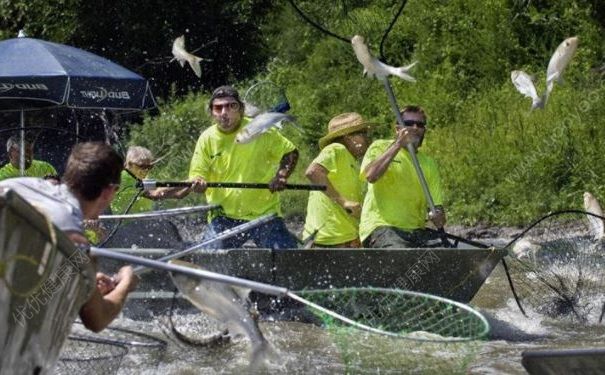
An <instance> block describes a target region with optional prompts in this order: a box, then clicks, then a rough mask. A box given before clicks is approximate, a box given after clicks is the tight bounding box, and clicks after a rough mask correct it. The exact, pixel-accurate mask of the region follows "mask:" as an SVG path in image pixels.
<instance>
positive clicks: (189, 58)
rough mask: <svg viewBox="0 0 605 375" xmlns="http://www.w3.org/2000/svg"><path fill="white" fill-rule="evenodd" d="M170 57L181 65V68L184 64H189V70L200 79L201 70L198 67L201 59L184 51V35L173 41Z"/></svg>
mask: <svg viewBox="0 0 605 375" xmlns="http://www.w3.org/2000/svg"><path fill="white" fill-rule="evenodd" d="M172 55H173V56H174V58H175V59H176V61H178V62H179V64H181V67H184V66H185V62H187V63H189V66H190V67H191V69H193V72H194V73H195V75H196V76H197V77H198V78H200V77H201V76H202V68H201V67H200V61H202V60H203V59H202V58H201V57H198V56H195V55H193V54H191V53H189V52H187V51H186V50H185V35H181V36H179V37H178V38H176V39H175V40H174V42H173V43H172Z"/></svg>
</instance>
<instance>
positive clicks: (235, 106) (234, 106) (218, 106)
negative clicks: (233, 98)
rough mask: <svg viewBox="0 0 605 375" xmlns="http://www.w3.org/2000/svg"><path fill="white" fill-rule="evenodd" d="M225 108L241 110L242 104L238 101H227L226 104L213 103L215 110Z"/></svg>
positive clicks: (218, 110)
mask: <svg viewBox="0 0 605 375" xmlns="http://www.w3.org/2000/svg"><path fill="white" fill-rule="evenodd" d="M223 109H228V110H231V111H239V109H240V105H239V103H238V102H231V103H225V104H212V111H213V112H222V111H223Z"/></svg>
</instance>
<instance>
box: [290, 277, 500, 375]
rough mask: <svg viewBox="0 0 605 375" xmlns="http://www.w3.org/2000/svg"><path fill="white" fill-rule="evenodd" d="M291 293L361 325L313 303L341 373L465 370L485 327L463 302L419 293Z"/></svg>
mask: <svg viewBox="0 0 605 375" xmlns="http://www.w3.org/2000/svg"><path fill="white" fill-rule="evenodd" d="M297 294H299V295H300V296H301V297H303V298H305V299H307V300H308V301H310V302H313V303H316V304H318V305H320V306H322V307H324V308H326V309H329V310H332V311H334V312H336V313H338V314H341V315H343V316H344V317H346V318H348V319H351V320H352V321H354V322H356V323H359V324H361V325H363V327H359V326H355V325H351V324H346V323H344V322H343V321H342V320H340V319H336V318H334V317H333V316H331V315H329V314H326V313H324V312H322V311H320V310H317V309H313V311H314V313H315V314H316V315H317V316H318V317H319V318H320V319H321V321H322V322H323V325H324V327H325V328H326V330H327V331H328V332H329V334H330V336H331V337H332V340H333V341H334V343H335V344H336V345H337V346H338V348H339V351H340V356H341V359H342V361H343V363H344V365H345V371H346V373H354V374H355V373H380V374H390V373H392V374H401V373H421V374H426V373H436V374H437V373H465V372H466V371H467V368H468V367H469V364H470V363H471V362H472V361H473V359H474V358H475V357H476V355H477V353H478V351H479V348H480V346H481V344H482V341H481V339H482V338H484V337H485V336H486V335H487V333H488V331H489V325H488V323H487V321H486V320H485V318H484V317H483V316H482V315H481V314H480V313H478V312H477V311H475V310H473V309H472V308H470V307H469V306H466V305H464V304H461V303H458V302H454V301H450V300H447V299H444V298H440V297H436V296H431V295H428V294H423V293H416V292H410V291H404V290H398V289H381V288H347V289H330V290H313V291H302V292H300V293H297ZM364 327H367V328H370V329H367V328H364ZM359 328H362V329H359Z"/></svg>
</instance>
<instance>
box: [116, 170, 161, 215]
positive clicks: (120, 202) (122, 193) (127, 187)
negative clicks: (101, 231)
mask: <svg viewBox="0 0 605 375" xmlns="http://www.w3.org/2000/svg"><path fill="white" fill-rule="evenodd" d="M136 184H137V180H136V179H135V178H134V177H132V176H131V175H130V173H128V172H126V171H122V174H121V176H120V188H119V189H118V191H117V193H116V195H115V196H114V197H113V200H112V201H111V212H112V213H113V214H114V215H121V214H124V213H125V212H126V208H128V205H129V204H130V202H132V200H133V199H134V197H135V196H136V195H137V193H138V192H139V189H137V187H136ZM152 209H153V201H152V200H151V199H148V198H145V197H144V196H143V193H141V194H140V195H139V196H138V197H137V200H136V202H135V203H134V204H133V205H132V207H130V210H128V213H129V214H136V213H140V212H147V211H151V210H152Z"/></svg>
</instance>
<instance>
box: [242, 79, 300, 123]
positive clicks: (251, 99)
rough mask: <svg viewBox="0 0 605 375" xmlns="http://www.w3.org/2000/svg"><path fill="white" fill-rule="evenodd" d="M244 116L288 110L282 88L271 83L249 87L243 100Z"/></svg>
mask: <svg viewBox="0 0 605 375" xmlns="http://www.w3.org/2000/svg"><path fill="white" fill-rule="evenodd" d="M243 101H244V104H245V114H246V116H250V117H255V116H257V115H258V114H260V113H262V112H281V113H285V112H287V111H288V110H290V102H289V101H288V97H287V96H286V91H285V90H284V88H283V87H281V86H278V85H276V84H275V83H273V82H271V81H260V82H257V83H255V84H254V85H252V86H250V88H248V90H246V93H245V94H244V98H243Z"/></svg>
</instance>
